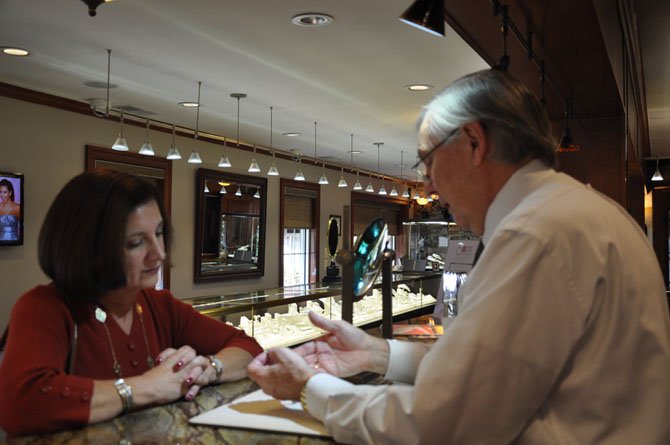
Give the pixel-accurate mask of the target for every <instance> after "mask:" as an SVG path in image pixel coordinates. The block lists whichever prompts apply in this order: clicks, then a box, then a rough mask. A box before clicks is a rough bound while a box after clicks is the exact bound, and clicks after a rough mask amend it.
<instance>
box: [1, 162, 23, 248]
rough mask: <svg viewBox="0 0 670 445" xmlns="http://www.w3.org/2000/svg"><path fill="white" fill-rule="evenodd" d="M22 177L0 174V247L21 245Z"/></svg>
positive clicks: (13, 174)
mask: <svg viewBox="0 0 670 445" xmlns="http://www.w3.org/2000/svg"><path fill="white" fill-rule="evenodd" d="M23 180H24V178H23V175H22V174H21V173H8V172H0V246H20V245H23V206H24V205H25V196H24V194H23Z"/></svg>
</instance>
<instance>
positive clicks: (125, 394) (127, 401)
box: [114, 379, 133, 414]
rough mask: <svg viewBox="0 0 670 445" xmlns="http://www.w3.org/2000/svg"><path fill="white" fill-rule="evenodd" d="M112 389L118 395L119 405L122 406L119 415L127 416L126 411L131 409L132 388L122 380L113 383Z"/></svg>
mask: <svg viewBox="0 0 670 445" xmlns="http://www.w3.org/2000/svg"><path fill="white" fill-rule="evenodd" d="M114 387H115V388H116V391H117V392H118V393H119V397H120V398H121V404H122V405H123V411H122V412H121V414H127V413H128V411H130V410H131V409H132V407H133V388H132V387H131V386H130V385H129V384H127V383H126V382H125V380H123V379H118V380H117V381H115V382H114Z"/></svg>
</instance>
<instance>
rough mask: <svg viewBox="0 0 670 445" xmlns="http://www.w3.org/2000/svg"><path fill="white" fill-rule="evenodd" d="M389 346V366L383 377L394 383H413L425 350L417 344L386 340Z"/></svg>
mask: <svg viewBox="0 0 670 445" xmlns="http://www.w3.org/2000/svg"><path fill="white" fill-rule="evenodd" d="M387 342H388V344H389V348H390V351H389V365H388V368H387V369H386V375H384V377H385V378H386V379H388V380H392V381H395V382H404V383H414V379H415V378H416V373H417V370H418V369H419V364H420V363H421V359H422V358H423V356H424V354H425V352H426V351H425V348H421V347H417V346H418V344H417V343H410V342H407V341H397V340H387Z"/></svg>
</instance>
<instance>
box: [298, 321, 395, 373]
mask: <svg viewBox="0 0 670 445" xmlns="http://www.w3.org/2000/svg"><path fill="white" fill-rule="evenodd" d="M309 318H310V320H311V322H312V323H313V324H314V325H315V326H316V327H318V328H321V329H324V330H325V331H327V332H328V334H327V335H325V336H324V337H321V338H319V339H317V340H315V341H313V342H309V343H305V344H304V345H302V346H299V347H297V348H295V352H296V353H298V354H299V355H301V356H302V357H303V358H304V359H305V361H306V362H307V363H308V364H310V365H312V367H315V368H316V369H319V370H324V371H326V372H328V373H330V374H333V375H335V376H337V377H349V376H352V375H355V374H358V373H360V372H363V371H370V372H376V373H378V374H384V373H385V372H386V369H387V367H388V359H389V347H388V343H386V340H383V339H380V338H376V337H373V336H371V335H368V334H366V333H365V332H363V330H361V329H359V328H357V327H354V326H352V325H351V324H349V323H347V322H345V321H341V320H329V319H327V318H325V317H322V316H320V315H317V314H315V313H314V312H310V313H309Z"/></svg>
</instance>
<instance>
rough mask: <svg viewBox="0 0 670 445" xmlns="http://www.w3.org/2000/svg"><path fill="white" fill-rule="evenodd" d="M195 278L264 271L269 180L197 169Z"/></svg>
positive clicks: (253, 274)
mask: <svg viewBox="0 0 670 445" xmlns="http://www.w3.org/2000/svg"><path fill="white" fill-rule="evenodd" d="M195 190H196V208H195V244H194V261H193V281H194V282H207V281H222V280H229V279H239V278H246V277H259V276H263V274H264V273H265V272H264V269H265V219H266V218H265V213H266V207H267V206H266V202H267V201H266V198H267V179H265V178H261V177H255V176H246V175H237V174H232V173H226V172H221V171H218V170H209V169H205V168H200V169H198V172H197V174H196V186H195Z"/></svg>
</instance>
